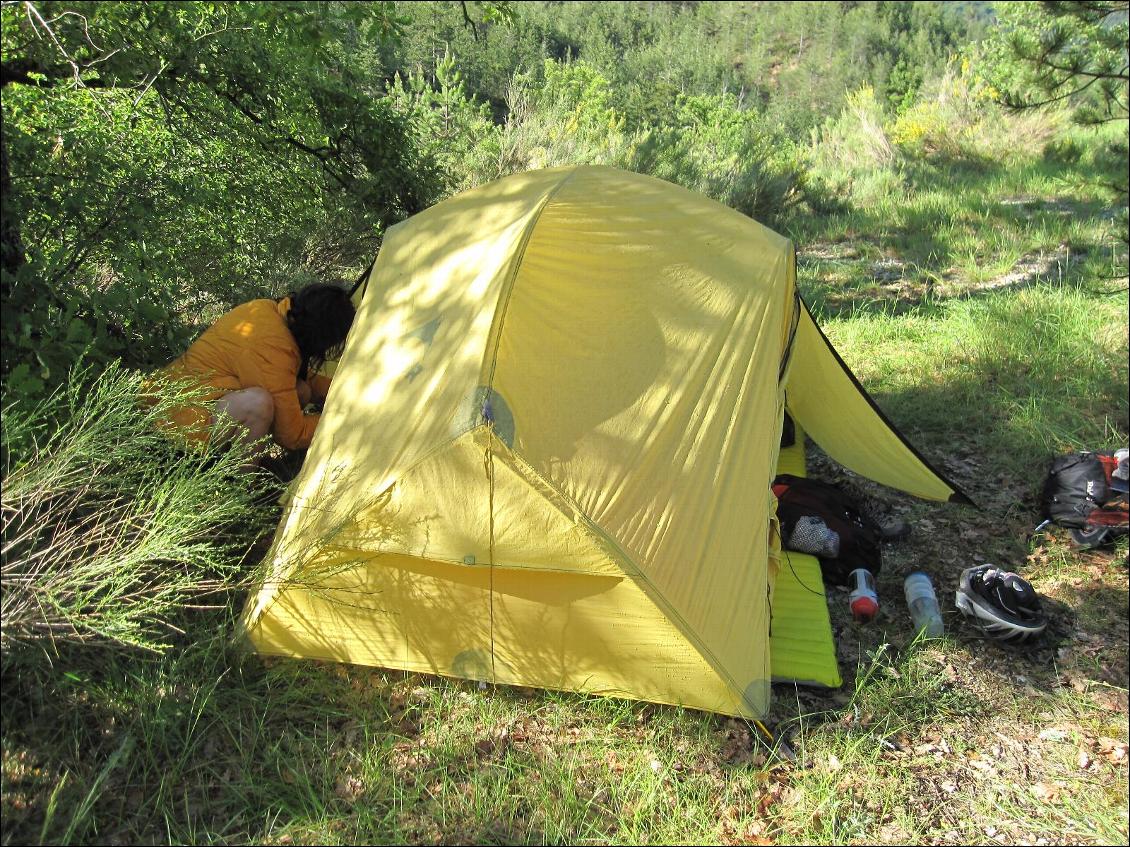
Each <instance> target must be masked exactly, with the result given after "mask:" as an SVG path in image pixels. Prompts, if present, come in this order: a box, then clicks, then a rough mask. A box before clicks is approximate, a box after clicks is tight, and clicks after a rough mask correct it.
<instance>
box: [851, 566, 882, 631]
mask: <svg viewBox="0 0 1130 847" xmlns="http://www.w3.org/2000/svg"><path fill="white" fill-rule="evenodd" d="M848 580H849V581H850V584H851V585H852V592H851V596H850V597H848V605H849V606H850V607H851V614H852V617H854V618H855V619H856V620H857V621H860V622H861V623H869V622H870V621H871V620H872V619H873V618H874V617H875V615H876V614H877V613H878V611H879V595H878V593H877V592H876V591H875V577H874V576H872V575H871V571H869V570H867V569H866V568H856V569H855V570H854V571H852V572H851V573H850V574H849V575H848Z"/></svg>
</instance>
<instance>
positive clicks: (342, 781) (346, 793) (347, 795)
mask: <svg viewBox="0 0 1130 847" xmlns="http://www.w3.org/2000/svg"><path fill="white" fill-rule="evenodd" d="M334 793H335V794H336V795H337V796H338V797H340V798H341V799H342V800H347V801H349V802H350V803H352V802H353V801H355V800H356V799H357V798H358V797H360V796H361V795H362V794H364V793H365V783H363V782H362V781H361V780H360V779H358V778H357V777H355V776H350V775H348V774H345V775H342V776H341V777H340V778H339V779H338V781H337V785H335V786H334Z"/></svg>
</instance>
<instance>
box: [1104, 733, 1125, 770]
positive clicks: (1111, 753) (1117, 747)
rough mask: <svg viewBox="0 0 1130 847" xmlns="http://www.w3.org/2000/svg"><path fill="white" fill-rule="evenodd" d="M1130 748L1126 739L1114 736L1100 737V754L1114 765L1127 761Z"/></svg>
mask: <svg viewBox="0 0 1130 847" xmlns="http://www.w3.org/2000/svg"><path fill="white" fill-rule="evenodd" d="M1127 752H1128V748H1127V745H1126V742H1125V741H1118V740H1117V739H1114V738H1100V739H1099V755H1100V756H1102V757H1103V758H1104V759H1106V760H1107V761H1108V762H1110V763H1111V764H1113V765H1117V764H1119V763H1120V762H1124V761H1126V756H1127Z"/></svg>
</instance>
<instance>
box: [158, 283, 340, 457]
mask: <svg viewBox="0 0 1130 847" xmlns="http://www.w3.org/2000/svg"><path fill="white" fill-rule="evenodd" d="M289 309H290V298H286V299H284V300H283V301H282V302H276V301H274V300H252V301H251V302H250V303H244V304H243V305H242V306H237V307H236V308H234V309H232V310H231V311H230V312H228V313H227V314H226V315H224V316H223V317H221V318H220V319H219V320H218V321H216V323H214V324H213V325H212V326H211V327H209V328H208V329H207V330H206V331H205V332H204V334H203V335H201V336H200V337H199V338H198V339H197V340H196V341H195V342H193V344H192V346H191V347H189V348H188V350H187V351H186V352H185V354H184V355H183V356H181V357H180V358H179V359H177V360H175V361H174V362H172V363H171V364H170V365H168V366H167V367H166V368H164V370H163V371H162V373H163V375H164V376H167V377H168V378H170V379H176V380H187V381H191V382H196V383H199V384H200V385H201V386H203V387H212V388H215V389H216V390H215V391H214V392H212V393H210V394H209V395H208V396H207V397H205V398H204V401H205V404H206V405H205V406H201V405H194V406H185V407H182V408H181V409H178V410H176V411H175V412H174V413H173V414H172V415H171V416H170V418H171V420H170V424H172V425H173V426H175V427H176V429H178V430H179V431H181V432H182V434H183V435H184V436H185V437H186V438H188V439H189V440H190V441H207V440H208V435H209V432H210V429H211V424H212V412H211V411H210V409H209V408H207V406H210V405H211V403H213V402H215V401H216V400H218V399H219V398H220V397H222V396H224V395H225V394H228V393H230V392H232V391H241V390H243V389H245V388H256V387H258V388H265V389H266V390H267V391H269V392H270V393H271V396H272V397H273V398H274V401H275V419H274V422H273V423H272V425H271V435H272V436H273V437H274V440H275V441H276V442H277V443H278V444H280V445H281V446H283V447H285V448H287V449H288V450H299V449H302V448H305V447H308V446H309V445H310V439H311V438H313V436H314V429H315V427H317V425H318V420H319V418H320V417H321V416H320V415H304V414H303V413H302V408H301V407H300V406H299V405H298V392H297V391H296V390H295V386H296V384H297V381H298V369H299V367H301V364H302V356H301V354H300V352H299V350H298V344H297V343H296V342H295V340H294V336H293V335H292V334H291V332H290V329H289V328H288V327H287V325H286V313H287V311H289ZM328 388H329V380H328V379H326V378H325V377H315V378H314V379H312V380H311V389H312V391H313V393H314V395H315V396H316V397H325V393H326V391H327V390H328Z"/></svg>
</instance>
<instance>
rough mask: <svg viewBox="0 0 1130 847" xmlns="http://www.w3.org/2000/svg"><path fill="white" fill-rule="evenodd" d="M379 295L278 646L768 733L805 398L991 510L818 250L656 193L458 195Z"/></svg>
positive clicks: (290, 533)
mask: <svg viewBox="0 0 1130 847" xmlns="http://www.w3.org/2000/svg"><path fill="white" fill-rule="evenodd" d="M359 301H360V302H359V308H358V314H357V319H356V320H355V322H354V326H353V329H352V331H351V332H350V335H349V338H348V341H347V344H346V349H345V353H344V354H343V356H342V358H341V361H340V362H339V364H338V366H337V371H336V375H335V377H334V380H333V385H332V388H331V390H330V393H329V397H328V399H327V402H326V405H325V410H324V414H323V417H322V421H321V423H320V425H319V428H318V431H317V433H316V435H315V438H314V442H313V444H312V445H311V447H310V450H309V453H308V455H307V458H306V461H305V464H304V467H303V469H302V472H301V474H300V475H299V477H298V478H297V479H296V480H295V482H294V485H293V486H292V489H291V494H290V497H289V499H288V502H287V505H286V508H285V509H284V517H283V519H282V521H281V523H280V525H279V528H278V531H277V534H276V536H275V540H274V544H273V546H272V548H271V552H270V553H269V555H268V560H267V563H266V570H265V576H264V580H263V582H262V584H261V586H260V587H259V589H258V590H257V591H256V592H254V593H253V594H252V595H251V597H250V598H249V601H248V606H247V609H246V611H245V613H244V620H243V628H244V631H245V633H246V634H247V636H248V637H249V638H250V640H251V643H252V644H253V645H254V647H255V648H256V649H257V650H259V651H260V652H262V653H267V654H276V655H287V656H297V657H310V658H318V659H329V660H336V661H342V662H352V663H357V664H362V665H373V666H380V667H389V668H399V669H405V670H411V671H421V672H426V673H434V674H442V675H447V676H454V677H461V678H469V679H478V680H484V681H487V682H491V683H504V684H516V685H524V686H535V687H544V688H554V689H564V690H572V691H584V692H592V693H599V694H604V695H611V696H621V697H629V698H635V699H641V700H649V701H655V702H661V703H670V704H679V705H683V706H687V707H693V708H699V709H705V710H708V711H713V712H720V713H725V714H731V715H742V716H746V717H762V716H764V715H765V714H766V712H767V710H768V707H769V698H770V685H771V681H772V679H773V678H774V674H775V673H776V674H777V676H778V677H780V675H781V674H780V673H779V669H778V668H777V666H776V663H775V662H773V661H772V660H771V655H770V651H771V637H770V625H771V614H773V608H772V604H773V602H774V592H775V590H777V583H778V582H779V581H780V580H779V577H780V575H781V574H782V572H783V571H784V572H787V569H783V568H782V567H781V565H780V562H781V551H780V545H779V541H778V537H777V534H776V529H775V527H776V520H775V511H774V510H775V500H774V498H773V496H772V493H771V490H770V486H771V483H772V481H773V477H774V476H775V474H776V472H777V467H778V458H779V451H780V446H779V445H780V437H781V431H782V421H783V415H784V412H785V409H786V404H787V407H788V410H789V412H790V414H791V415H792V416H793V417H794V418H795V420H796V421H797V423H798V424H799V425H800V426H801V427H803V429H804V430H805V431H807V433H808V434H809V435H810V436H811V437H812V438H813V440H814V441H816V442H817V443H818V444H819V445H820V446H821V447H822V448H823V449H824V450H825V451H827V453H828V454H830V455H831V456H832V457H833V458H835V459H836V460H838V461H839V462H841V463H843V464H844V465H845V466H847V467H849V468H852V469H853V470H855V471H857V472H859V473H861V474H863V475H865V476H867V477H870V478H871V479H874V480H877V481H879V482H881V483H884V484H886V485H890V486H893V487H896V488H899V489H902V490H904V491H907V492H909V493H911V494H914V495H917V496H919V497H923V498H927V499H933V500H964V499H965V498H964V496H963V495H962V494H961V493H960V492H959V491H958V490H957V488H956V487H955V486H954V485H953V484H952V483H950V482H948V481H947V480H945V479H944V478H943V477H942V476H940V475H939V474H938V473H937V472H936V471H934V470H933V469H932V468H931V467H930V466H929V465H928V464H927V463H926V462H925V460H923V459H922V457H921V456H920V455H919V454H918V453H917V452H916V451H915V450H914V449H913V448H912V447H910V445H909V444H907V442H906V441H905V440H904V439H903V438H902V437H901V436H900V435H899V434H898V433H897V432H896V431H895V430H894V429H893V428H892V427H891V426H890V424H889V422H888V421H887V420H886V418H884V417H883V415H882V413H881V412H880V411H879V410H878V408H877V407H876V406H875V405H874V403H873V402H872V401H871V400H870V398H868V396H867V395H866V393H865V392H864V391H863V389H862V388H861V387H860V385H859V383H858V382H857V381H856V380H855V378H854V377H853V376H852V375H851V373H850V372H849V371H848V370H847V368H846V366H845V365H844V363H843V362H842V361H841V360H840V359H839V357H838V356H837V355H836V353H835V351H834V350H833V349H832V347H831V345H830V344H829V343H828V341H827V339H826V338H825V337H824V336H823V334H822V333H821V332H820V330H819V329H818V328H817V326H816V324H815V323H814V321H813V319H812V317H811V315H810V314H809V313H808V310H807V309H806V307H805V306H804V304H803V303H802V302H801V300H800V298H799V297H798V295H797V291H796V260H795V252H794V249H793V245H792V243H791V242H790V241H788V240H787V239H785V238H783V237H782V236H780V235H778V234H776V233H774V232H772V231H771V230H769V229H767V228H765V227H764V226H761V225H760V224H758V223H756V222H754V221H753V220H751V219H750V218H748V217H746V216H744V215H741V214H739V213H738V212H735V211H733V210H732V209H729V208H727V207H725V206H722V205H721V204H719V203H717V202H715V201H713V200H710V199H709V198H707V197H705V196H703V195H701V194H697V193H695V192H692V191H688V190H686V189H683V188H680V187H677V186H675V185H671V184H669V183H666V182H663V181H660V180H657V179H653V178H650V177H646V176H641V175H638V174H633V173H627V172H624V171H619V170H616V169H613V168H607V167H590V166H579V167H569V168H557V169H552V170H541V171H533V172H529V173H523V174H518V175H514V176H511V177H507V178H505V179H502V180H499V181H497V182H494V183H491V184H489V185H484V186H481V187H479V188H476V189H474V190H471V191H468V192H465V193H463V194H460V195H458V196H455V197H452V198H450V199H448V200H446V201H444V202H442V203H439V204H437V205H436V206H433V207H432V208H430V209H428V210H426V211H424V212H422V213H420V214H418V215H416V216H414V217H412V218H410V219H409V220H406V221H404V222H403V223H401V224H399V225H397V226H395V227H393V228H392V229H390V230H389V231H388V233H387V236H386V238H385V240H384V244H383V247H382V248H381V250H380V254H379V256H378V258H377V261H376V262H375V264H374V266H373V268H372V270H371V271H370V273H369V276H368V278H367V280H366V284H365V287H364V289H363V297H360V298H359ZM786 393H787V401H786ZM817 573H818V571H817ZM818 599H819V601H820V605H821V606H823V604H824V603H823V598H822V597H820V598H818ZM823 614H824V619H823V620H824V622H823V629H824V630H825V631H826V632H827V636H828V638H829V639H830V630H828V626H827V609H826V608H824V610H823ZM829 673H830V674H831V676H832V677H834V679H833V680H831V681H830V684H838V682H839V680H838V675H837V674H836V671H835V668H834V659H833V668H832V670H831V671H830V672H829Z"/></svg>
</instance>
